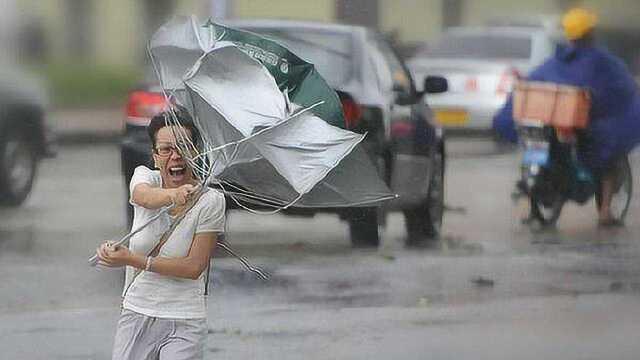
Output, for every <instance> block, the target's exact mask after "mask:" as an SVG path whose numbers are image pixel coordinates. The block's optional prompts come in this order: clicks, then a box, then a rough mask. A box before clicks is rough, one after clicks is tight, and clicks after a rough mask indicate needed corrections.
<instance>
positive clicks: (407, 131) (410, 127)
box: [391, 120, 416, 139]
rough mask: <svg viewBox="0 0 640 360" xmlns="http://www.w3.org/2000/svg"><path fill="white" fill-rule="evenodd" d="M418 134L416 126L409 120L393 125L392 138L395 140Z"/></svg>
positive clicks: (395, 122) (396, 122)
mask: <svg viewBox="0 0 640 360" xmlns="http://www.w3.org/2000/svg"><path fill="white" fill-rule="evenodd" d="M415 132H416V124H415V123H413V122H411V121H409V120H399V121H394V122H393V123H392V124H391V137H392V138H394V139H401V138H408V137H411V136H413V134H414V133H415Z"/></svg>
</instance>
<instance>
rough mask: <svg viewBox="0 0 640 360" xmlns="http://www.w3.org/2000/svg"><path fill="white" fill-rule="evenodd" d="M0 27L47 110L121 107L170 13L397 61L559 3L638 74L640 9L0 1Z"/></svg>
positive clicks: (408, 1)
mask: <svg viewBox="0 0 640 360" xmlns="http://www.w3.org/2000/svg"><path fill="white" fill-rule="evenodd" d="M1 3H2V8H3V11H2V14H0V27H1V29H2V31H1V33H2V41H3V42H4V44H5V46H6V47H7V48H10V49H12V50H10V51H4V52H3V56H9V57H15V60H19V61H20V62H21V63H23V64H27V65H29V67H30V68H32V69H33V71H34V72H36V73H37V74H40V75H41V76H42V78H43V79H44V82H45V83H46V84H47V86H48V88H49V90H50V94H51V102H52V105H53V106H54V107H56V108H57V107H88V106H101V105H114V104H118V103H122V101H124V98H125V94H126V92H127V90H129V89H130V88H131V87H132V86H133V85H134V84H135V83H136V81H138V80H139V79H140V76H141V74H140V69H141V64H144V63H145V61H147V56H146V52H145V43H146V41H147V39H149V36H150V35H151V34H152V33H153V32H154V31H155V30H156V29H157V28H158V26H159V25H160V24H162V23H163V22H164V21H166V20H167V19H168V18H169V17H171V16H172V15H174V14H185V15H188V14H196V15H197V16H198V17H200V18H201V19H206V18H208V17H214V18H216V19H235V18H283V19H303V20H313V21H319V22H338V23H347V24H359V25H365V26H368V27H373V28H376V29H378V30H380V31H381V32H383V33H384V34H387V35H388V37H389V38H391V39H392V40H393V42H394V44H395V45H396V46H397V48H398V49H399V50H400V52H401V53H402V54H403V55H406V56H410V55H412V54H413V53H414V51H415V50H416V49H417V48H420V47H424V45H425V43H426V44H429V43H432V42H434V41H436V40H437V39H438V37H439V36H440V34H441V33H442V32H443V30H445V29H447V28H448V27H452V26H470V25H483V24H488V23H491V22H500V21H506V20H513V19H520V20H522V21H521V24H522V23H524V22H528V23H529V24H530V25H534V24H537V25H539V26H554V25H553V22H554V21H557V19H558V16H559V14H561V13H562V12H563V11H564V10H565V9H566V8H567V7H570V6H574V5H584V6H586V7H589V8H591V9H593V10H595V11H596V12H597V13H598V14H599V16H600V24H601V26H600V28H599V36H600V42H601V43H604V44H605V45H606V46H607V47H609V48H610V49H611V50H612V51H613V52H614V53H616V54H617V55H619V56H621V57H622V58H623V59H625V61H626V62H627V64H628V65H629V67H630V68H631V69H632V70H633V71H634V72H635V73H637V72H638V70H639V69H638V66H637V62H638V53H639V52H638V49H639V48H640V47H638V45H639V44H640V23H638V22H637V21H635V20H636V19H638V18H639V17H640V3H638V2H637V1H635V0H613V1H607V2H605V1H598V0H591V1H571V0H529V1H510V0H482V1H477V0H473V1H472V0H318V1H297V0H269V1H267V0H181V1H178V0H141V1H133V0H113V1H100V0H21V1H18V0H2V1H1Z"/></svg>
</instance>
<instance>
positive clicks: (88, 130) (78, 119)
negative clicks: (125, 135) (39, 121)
mask: <svg viewBox="0 0 640 360" xmlns="http://www.w3.org/2000/svg"><path fill="white" fill-rule="evenodd" d="M48 117H49V122H50V124H51V126H53V129H54V131H55V132H56V135H57V136H58V141H59V143H60V144H61V145H66V144H76V143H95V142H116V141H118V139H119V138H120V135H121V133H122V127H123V123H122V122H123V118H124V110H123V109H122V107H120V106H113V107H103V108H95V109H58V110H52V111H51V112H50V113H49V114H48Z"/></svg>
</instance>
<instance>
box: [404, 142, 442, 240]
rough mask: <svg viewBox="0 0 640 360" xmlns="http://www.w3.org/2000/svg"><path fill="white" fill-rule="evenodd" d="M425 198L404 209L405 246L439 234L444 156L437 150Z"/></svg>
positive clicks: (432, 238)
mask: <svg viewBox="0 0 640 360" xmlns="http://www.w3.org/2000/svg"><path fill="white" fill-rule="evenodd" d="M432 174H433V175H432V176H431V180H430V183H429V193H428V196H427V199H426V200H425V201H424V202H423V203H422V204H421V205H420V206H418V207H415V208H412V209H409V210H405V211H404V217H405V224H406V228H407V241H406V245H407V246H417V245H421V244H424V243H426V242H428V240H435V239H437V238H438V237H439V236H440V232H441V228H442V218H443V214H444V156H443V153H442V152H438V154H437V155H436V156H435V158H434V160H433V172H432Z"/></svg>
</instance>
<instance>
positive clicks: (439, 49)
mask: <svg viewBox="0 0 640 360" xmlns="http://www.w3.org/2000/svg"><path fill="white" fill-rule="evenodd" d="M420 55H421V56H425V57H429V58H467V59H469V58H470V59H481V60H493V59H522V60H526V59H529V57H530V56H531V38H530V37H517V36H509V35H506V34H505V35H499V34H446V35H444V36H443V37H442V38H441V39H440V41H438V43H437V44H436V45H435V46H433V47H428V48H426V49H424V50H423V51H421V53H420Z"/></svg>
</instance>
